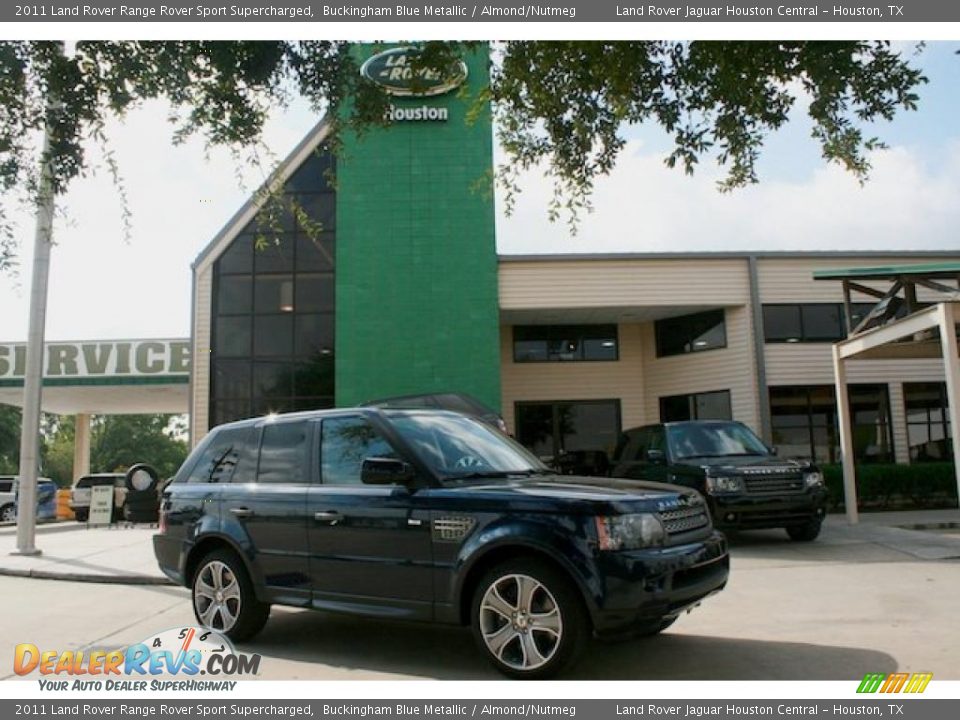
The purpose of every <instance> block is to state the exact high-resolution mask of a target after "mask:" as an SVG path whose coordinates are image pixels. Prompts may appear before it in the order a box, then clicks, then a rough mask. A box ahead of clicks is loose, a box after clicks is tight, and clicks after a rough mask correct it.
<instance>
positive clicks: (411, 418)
mask: <svg viewBox="0 0 960 720" xmlns="http://www.w3.org/2000/svg"><path fill="white" fill-rule="evenodd" d="M160 528H161V532H160V533H159V534H158V535H156V536H155V537H154V548H155V552H156V556H157V559H158V561H159V564H160V567H161V569H162V570H163V572H164V573H165V574H166V575H168V576H169V577H170V578H172V579H173V580H175V581H176V582H178V583H180V584H183V585H184V586H186V587H188V588H190V590H191V593H192V602H193V609H194V612H195V615H196V617H197V619H198V621H199V622H200V623H201V624H203V625H205V626H207V627H211V628H214V629H216V630H219V631H220V632H223V633H224V634H226V635H227V636H229V637H230V638H232V639H233V640H236V641H242V640H245V639H248V638H251V637H252V636H254V635H255V634H256V633H258V632H259V631H260V630H261V629H262V628H263V627H264V625H265V623H266V622H267V618H268V614H269V611H270V605H271V604H280V605H291V606H300V607H306V608H316V609H323V610H333V611H339V612H345V613H353V614H356V615H364V616H373V617H380V618H397V619H408V620H420V621H426V622H434V623H446V624H450V625H469V626H471V628H472V631H473V634H474V636H475V638H476V640H477V644H478V646H479V648H480V650H481V651H482V652H483V653H484V654H485V655H486V657H487V658H488V659H489V660H490V661H491V662H492V663H493V665H494V666H495V667H497V668H498V669H499V670H500V671H502V672H503V673H505V674H507V675H510V676H514V677H524V678H525V677H547V676H550V675H553V674H555V673H556V672H558V671H560V670H561V669H563V668H564V667H567V666H568V665H569V664H571V663H572V662H573V661H574V660H575V659H576V657H577V655H578V654H579V653H580V652H581V651H582V650H583V648H584V646H585V644H586V642H587V640H588V639H589V638H590V636H591V635H618V634H623V633H628V632H629V633H638V634H642V635H643V634H645V635H652V634H656V633H658V632H660V631H661V630H664V629H665V628H667V627H668V626H669V625H671V624H672V623H673V622H674V621H675V620H676V619H677V617H678V616H679V615H680V614H681V613H683V612H684V611H686V610H689V609H691V608H692V607H694V606H695V605H697V604H699V603H700V601H701V600H703V599H704V598H706V597H707V596H709V595H712V594H713V593H716V592H718V591H719V590H720V589H721V588H723V586H724V585H725V583H726V580H727V574H728V568H729V559H728V555H727V547H726V542H725V540H724V538H723V536H722V535H721V534H720V533H718V532H717V531H715V530H714V529H713V527H712V524H711V521H710V517H709V514H708V512H707V508H706V506H705V504H704V501H703V499H702V498H701V497H700V495H699V494H698V493H696V492H695V491H693V490H690V489H684V488H679V487H670V486H663V485H656V486H654V485H649V486H646V485H638V484H636V483H630V482H623V481H617V480H612V479H610V478H603V479H595V478H580V477H570V476H558V475H556V474H555V473H554V471H552V470H550V469H548V468H547V467H545V466H544V465H543V464H541V463H540V461H539V460H537V459H536V458H535V457H534V456H533V455H531V454H530V453H529V452H528V451H527V450H525V449H524V448H523V447H521V446H520V445H519V444H517V443H516V442H514V441H513V440H512V439H510V438H509V437H507V436H506V435H504V434H502V433H500V432H499V431H497V430H495V429H493V428H491V427H489V426H488V425H485V424H484V423H481V422H478V421H476V420H474V419H471V418H467V417H464V416H461V415H458V414H455V413H450V412H445V411H435V410H387V409H374V408H362V409H352V410H331V411H317V412H310V413H298V414H291V415H280V416H271V417H267V418H260V419H256V420H248V421H242V422H238V423H232V424H228V425H223V426H220V427H218V428H215V429H214V430H213V431H211V432H210V433H209V434H208V435H207V437H206V438H205V439H204V440H203V441H202V442H201V443H200V445H198V447H197V448H196V449H195V450H194V452H193V453H192V454H191V455H190V457H189V458H188V459H187V461H186V462H185V463H184V465H183V467H181V469H180V471H179V472H178V473H177V475H176V476H175V477H174V479H173V481H172V482H171V483H170V484H169V485H168V486H167V487H166V488H165V489H164V492H163V496H162V503H161V518H160ZM371 652H374V650H371Z"/></svg>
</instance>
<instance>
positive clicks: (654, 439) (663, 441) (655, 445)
mask: <svg viewBox="0 0 960 720" xmlns="http://www.w3.org/2000/svg"><path fill="white" fill-rule="evenodd" d="M649 433H650V436H649V437H650V444H649V445H648V446H647V450H659V451H660V452H662V453H663V454H664V455H666V454H667V436H666V433H665V432H664V431H663V425H657V426H656V427H652V428H650V430H649ZM644 454H646V453H644Z"/></svg>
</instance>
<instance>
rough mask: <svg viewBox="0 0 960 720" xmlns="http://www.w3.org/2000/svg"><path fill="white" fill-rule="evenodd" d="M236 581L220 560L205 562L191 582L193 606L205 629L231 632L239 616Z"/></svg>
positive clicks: (238, 594)
mask: <svg viewBox="0 0 960 720" xmlns="http://www.w3.org/2000/svg"><path fill="white" fill-rule="evenodd" d="M241 601H242V600H241V593H240V582H239V580H238V579H237V576H236V575H235V574H234V572H233V570H232V569H231V568H230V567H229V566H228V565H227V564H226V563H224V562H221V561H220V560H211V561H209V562H207V563H206V564H205V565H204V566H203V567H201V568H200V571H199V572H198V573H197V574H196V577H195V578H194V580H193V605H194V608H195V609H196V614H197V618H199V620H200V622H202V623H203V624H204V625H205V626H206V627H209V628H213V629H214V630H222V631H224V632H227V631H230V630H232V629H233V626H234V625H236V623H237V618H238V617H239V616H240V608H241Z"/></svg>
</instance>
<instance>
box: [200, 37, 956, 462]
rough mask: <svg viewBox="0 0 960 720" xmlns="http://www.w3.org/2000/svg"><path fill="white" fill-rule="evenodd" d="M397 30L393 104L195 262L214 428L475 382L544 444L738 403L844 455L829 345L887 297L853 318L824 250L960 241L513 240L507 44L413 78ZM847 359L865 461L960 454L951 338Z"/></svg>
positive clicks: (551, 451) (584, 439) (796, 451)
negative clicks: (745, 245)
mask: <svg viewBox="0 0 960 720" xmlns="http://www.w3.org/2000/svg"><path fill="white" fill-rule="evenodd" d="M376 50H377V48H365V52H366V53H367V57H368V58H370V59H369V61H368V62H367V63H366V64H365V65H364V73H365V74H366V76H367V77H368V78H369V79H371V80H372V81H374V82H380V83H381V84H383V85H384V86H385V87H387V89H388V91H389V92H391V93H392V94H391V108H390V111H389V117H390V123H389V124H388V125H387V126H385V127H382V128H379V127H378V128H375V129H371V130H369V131H367V132H365V133H363V134H362V135H360V136H357V135H355V134H353V133H352V132H344V133H343V134H342V136H341V137H340V138H339V140H340V147H339V148H338V150H337V153H336V157H334V155H333V154H332V153H331V152H330V151H329V149H328V142H329V140H330V137H329V133H330V128H331V125H330V123H329V122H327V121H321V122H320V123H319V124H318V125H317V126H316V127H315V128H314V129H313V130H312V131H311V132H310V133H309V134H308V135H307V136H306V137H305V138H304V139H303V140H302V141H301V143H300V144H299V145H298V147H297V148H296V149H295V150H294V151H293V152H292V153H291V154H290V155H289V157H287V158H286V160H285V161H284V162H283V163H282V165H281V167H280V168H279V169H278V171H277V173H276V175H275V177H274V178H273V180H272V186H273V187H274V189H275V192H274V193H273V199H269V198H268V197H267V195H266V194H265V193H258V194H257V195H255V196H254V197H251V198H250V199H249V200H248V202H247V203H246V204H245V205H244V206H243V207H241V208H240V209H239V210H238V211H237V213H236V214H235V215H234V216H233V217H232V218H231V219H230V220H229V221H228V222H227V224H226V225H225V227H224V228H223V229H222V230H221V232H219V233H218V234H217V235H216V237H214V238H213V239H212V240H211V241H210V243H209V245H208V246H207V247H206V249H205V250H204V251H203V252H202V253H201V254H200V256H199V257H198V258H197V260H196V262H195V263H194V266H193V273H194V275H193V277H194V284H193V308H194V310H193V321H192V328H191V335H192V338H191V341H192V346H193V358H194V361H193V370H192V375H191V382H190V391H189V392H190V407H189V412H190V417H191V428H192V435H193V438H194V441H196V440H197V439H199V438H200V437H202V436H203V434H204V433H205V432H206V431H207V430H208V429H209V428H210V427H212V426H214V425H216V424H219V423H222V422H226V421H230V420H234V419H238V418H243V417H249V416H253V415H258V414H263V413H268V412H283V411H291V410H304V409H313V408H326V407H334V406H348V405H354V404H357V403H361V402H364V401H367V400H371V399H377V398H383V397H388V396H393V395H404V394H412V393H435V392H464V393H469V394H471V395H473V396H475V397H477V398H478V399H480V400H481V401H483V402H484V403H486V404H488V405H490V406H491V407H493V408H496V409H498V410H500V412H501V413H502V415H503V417H504V420H505V421H506V423H507V426H508V428H509V429H510V431H511V432H513V433H514V434H515V435H516V436H517V438H518V439H519V440H520V441H521V442H523V443H524V444H526V445H527V446H529V447H531V448H533V449H534V450H535V451H536V452H537V453H538V454H540V455H541V456H544V457H555V456H557V455H558V454H560V453H571V452H577V451H592V450H607V451H609V450H610V449H611V448H612V447H613V445H614V444H615V442H616V438H617V436H618V433H619V432H620V431H621V430H623V429H626V428H629V427H633V426H637V425H642V424H646V423H653V422H658V421H667V420H679V419H686V418H732V419H735V420H740V421H742V422H744V423H746V424H748V425H750V426H751V427H753V428H755V429H756V430H758V431H759V432H760V433H761V434H762V435H763V436H764V437H765V438H766V439H768V440H769V441H771V442H773V443H774V444H775V445H777V446H778V448H779V449H780V451H781V453H782V454H785V455H787V456H795V457H811V456H812V457H815V458H816V459H817V460H819V461H822V462H838V461H839V446H840V441H839V437H838V431H837V420H836V407H835V406H836V402H835V397H836V394H835V390H834V366H833V359H832V353H831V349H832V347H833V343H834V342H836V341H838V340H841V339H842V338H844V337H846V335H847V329H846V325H847V323H848V322H849V323H851V324H852V325H856V324H857V322H858V321H859V316H862V315H864V314H866V313H867V312H868V311H869V309H870V308H871V307H873V306H874V305H875V304H876V302H877V300H876V299H875V298H871V297H869V296H867V295H859V296H858V295H857V294H854V295H853V297H852V303H851V304H850V306H849V308H850V317H849V318H848V317H846V315H845V312H844V306H843V291H842V289H841V283H840V282H830V281H824V280H814V278H813V275H814V272H816V271H820V272H821V273H822V272H823V271H828V270H830V271H837V270H843V269H851V268H862V267H875V266H909V265H925V266H927V267H933V265H934V264H936V265H937V266H938V267H943V266H947V267H949V264H950V263H956V262H960V252H957V253H937V252H915V253H911V252H897V253H887V252H871V253H863V252H859V253H842V252H830V253H811V252H797V253H794V252H765V253H764V252H759V253H747V252H742V253H741V252H713V253H690V254H687V253H684V254H648V253H636V254H616V255H536V256H498V255H497V252H496V233H495V209H494V201H493V192H492V169H493V143H492V124H491V118H490V111H489V107H487V106H486V105H483V104H480V103H478V101H477V93H479V92H480V91H482V89H483V87H484V83H485V82H486V78H487V72H488V68H487V58H486V56H485V54H483V53H479V52H478V53H475V54H473V55H470V56H468V57H466V58H465V59H464V63H463V65H462V67H460V68H457V69H456V70H455V71H452V72H451V76H453V80H451V79H450V78H437V77H431V76H423V75H422V74H421V76H420V78H419V80H414V81H410V78H411V77H415V76H416V75H417V74H416V73H413V72H411V68H410V64H409V63H410V56H409V55H408V54H407V53H406V52H405V51H404V50H403V49H393V50H390V51H388V52H376ZM411 82H413V86H412V87H411V84H410V83H411ZM468 115H469V116H470V117H469V118H468ZM584 244H585V245H589V238H584ZM638 247H642V240H640V239H638ZM949 282H950V283H952V284H953V285H954V286H955V285H956V277H953V278H950V279H949ZM866 285H867V286H869V285H870V282H869V281H867V282H866ZM877 287H880V286H877ZM880 289H881V290H885V289H886V288H882V287H880ZM925 292H927V291H926V290H923V289H921V291H920V294H919V296H918V300H919V302H920V303H923V301H924V300H925V299H927V300H935V299H938V298H933V297H931V298H926V297H925V295H924V293H925ZM939 299H942V298H939ZM894 355H895V354H894ZM846 375H847V377H846V380H847V383H849V400H850V410H851V418H852V424H853V443H854V451H855V454H856V457H857V459H858V461H861V462H900V463H907V462H919V461H925V460H936V459H943V458H949V457H950V456H951V454H952V453H951V448H950V441H949V439H948V438H949V423H948V420H947V414H946V412H945V410H946V390H945V382H944V363H943V359H942V358H938V357H937V356H932V357H910V358H904V357H897V356H893V357H886V358H881V359H871V360H856V359H853V360H851V361H849V362H848V363H847V370H846Z"/></svg>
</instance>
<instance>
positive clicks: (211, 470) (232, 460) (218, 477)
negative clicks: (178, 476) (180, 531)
mask: <svg viewBox="0 0 960 720" xmlns="http://www.w3.org/2000/svg"><path fill="white" fill-rule="evenodd" d="M249 435H250V428H229V429H227V430H221V431H219V432H218V433H217V434H216V435H215V436H214V437H213V438H212V439H211V441H210V444H209V445H207V447H206V448H204V450H203V454H202V455H201V456H200V459H199V460H197V462H196V464H195V465H194V466H193V469H192V470H191V471H190V474H189V475H188V476H187V477H186V480H185V482H188V483H224V482H230V477H231V476H232V475H233V470H234V468H235V467H236V465H237V458H238V457H239V455H240V451H241V450H242V448H243V446H244V443H245V441H246V439H247V437H249ZM122 483H123V478H120V479H119V483H118V484H122Z"/></svg>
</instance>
